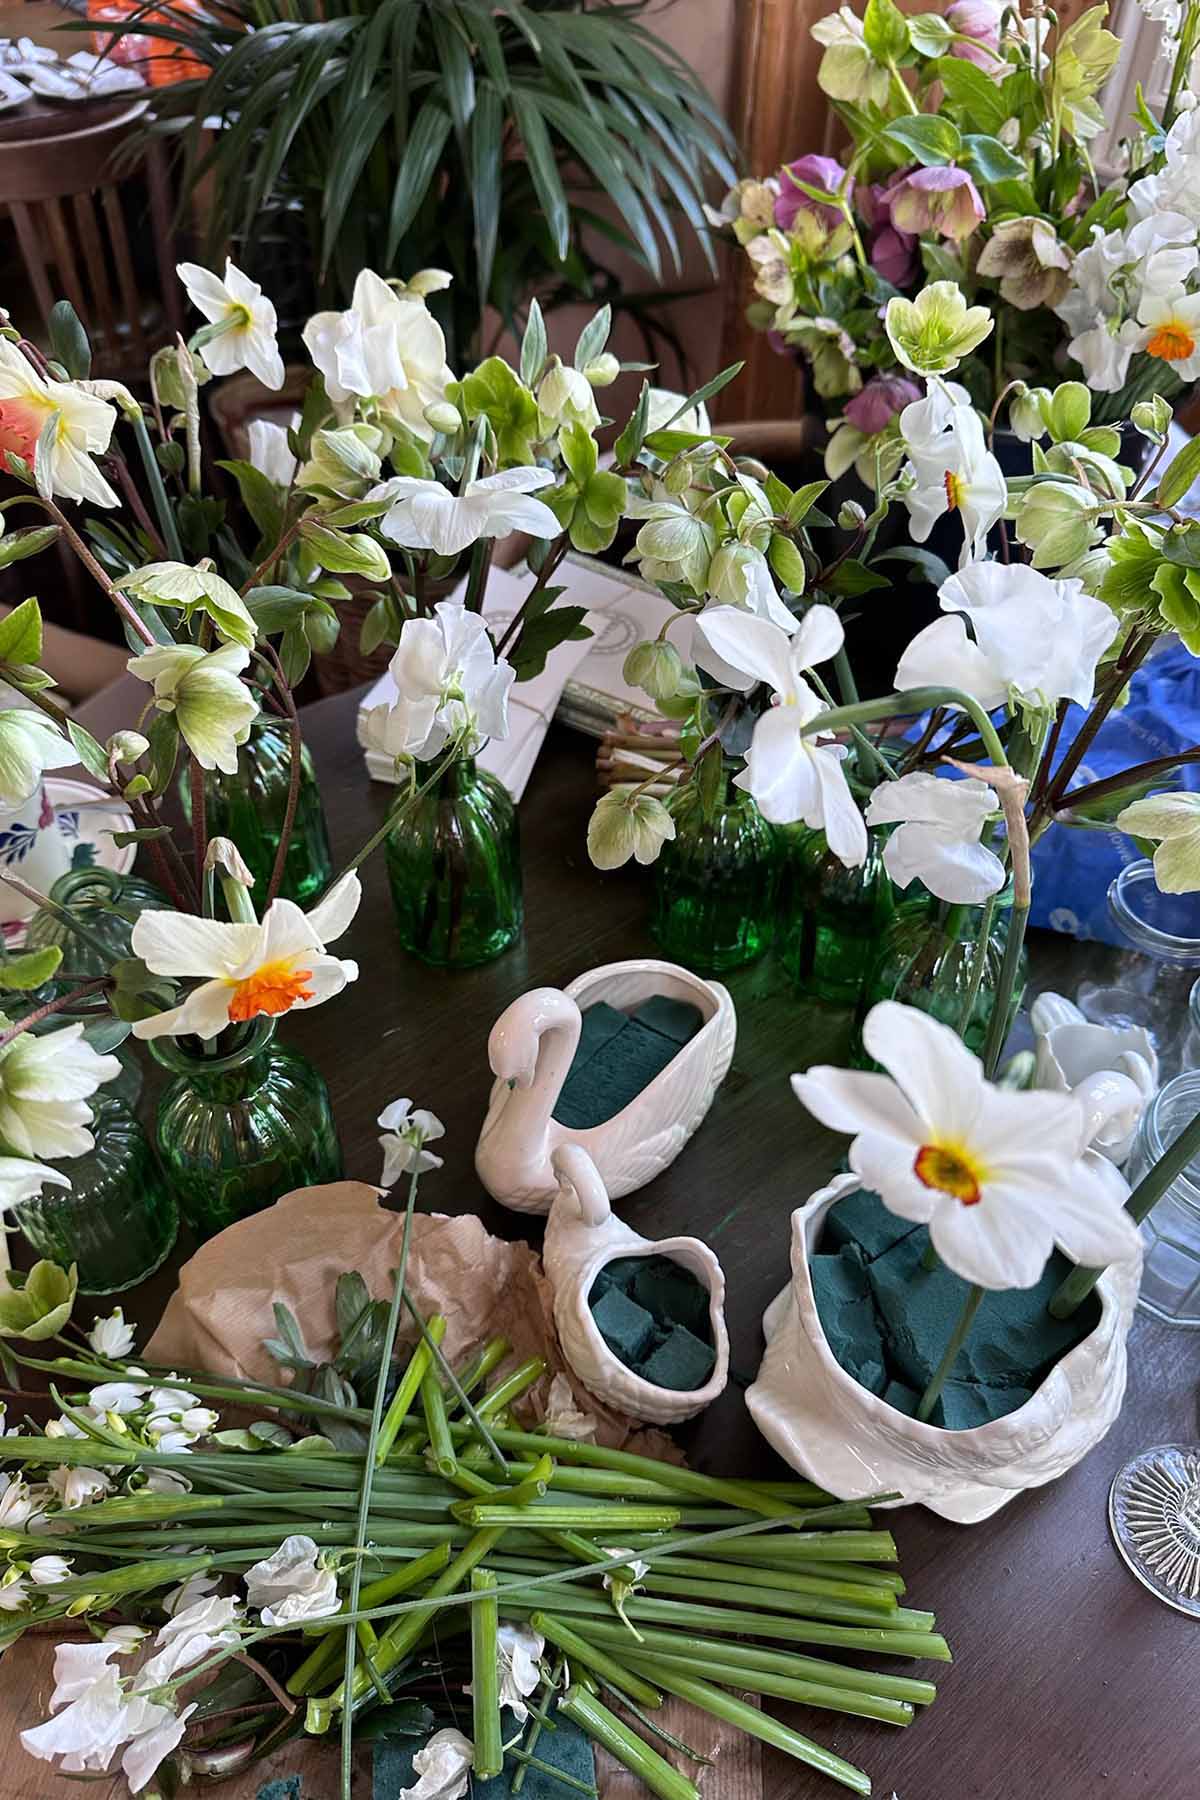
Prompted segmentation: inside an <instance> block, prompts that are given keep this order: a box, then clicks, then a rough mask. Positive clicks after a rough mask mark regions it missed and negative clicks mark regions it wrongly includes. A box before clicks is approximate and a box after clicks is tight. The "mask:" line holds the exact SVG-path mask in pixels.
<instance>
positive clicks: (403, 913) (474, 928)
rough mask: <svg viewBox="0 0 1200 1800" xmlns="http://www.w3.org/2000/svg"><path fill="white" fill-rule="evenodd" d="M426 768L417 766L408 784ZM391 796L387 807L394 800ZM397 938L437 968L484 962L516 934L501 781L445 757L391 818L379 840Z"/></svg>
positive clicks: (510, 827) (517, 895)
mask: <svg viewBox="0 0 1200 1800" xmlns="http://www.w3.org/2000/svg"><path fill="white" fill-rule="evenodd" d="M428 775H429V771H428V768H426V769H424V770H422V769H418V771H417V784H418V786H420V784H421V782H422V781H423V780H427V779H428ZM401 804H402V801H398V802H397V805H398V806H399V805H401ZM385 856H386V859H387V869H388V880H389V882H390V883H391V889H392V905H393V908H394V910H395V914H396V924H397V926H398V927H399V931H400V941H401V943H402V944H403V945H404V948H405V949H406V950H407V951H408V952H409V953H410V954H411V955H412V956H416V957H419V958H420V960H421V961H422V962H426V963H432V964H434V965H435V966H436V967H438V968H447V969H469V968H473V967H474V966H475V965H476V964H477V963H485V962H491V960H492V958H493V957H496V956H500V955H501V954H502V953H503V952H504V951H505V950H507V949H508V948H509V946H510V945H512V944H514V943H515V942H516V940H517V938H518V937H519V936H520V935H521V923H522V920H523V917H524V901H523V897H522V892H521V837H520V830H519V827H518V824H517V809H516V807H515V806H514V805H513V802H512V798H511V796H510V795H509V793H508V790H507V789H506V788H505V787H504V785H503V783H501V782H499V781H497V779H496V777H495V776H494V775H489V774H488V773H487V772H486V771H485V770H483V769H478V768H476V766H475V761H474V758H473V757H464V758H462V759H461V760H459V761H457V762H454V763H451V765H450V767H449V768H448V769H447V770H446V771H445V773H444V774H443V775H442V776H441V777H440V778H439V780H438V782H437V783H436V785H435V786H433V787H432V788H430V790H429V792H428V793H427V794H424V795H422V796H421V798H420V799H419V800H418V801H417V802H416V804H415V805H410V806H408V807H407V808H406V809H405V811H404V813H403V816H402V817H400V818H398V819H397V822H396V828H395V830H394V831H393V832H392V833H391V836H390V837H389V838H388V839H387V843H386V846H385Z"/></svg>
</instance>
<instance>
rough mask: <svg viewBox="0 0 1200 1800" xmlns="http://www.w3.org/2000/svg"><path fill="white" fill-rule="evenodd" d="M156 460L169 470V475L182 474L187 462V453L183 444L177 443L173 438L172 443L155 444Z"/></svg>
mask: <svg viewBox="0 0 1200 1800" xmlns="http://www.w3.org/2000/svg"><path fill="white" fill-rule="evenodd" d="M154 460H155V461H156V462H157V464H158V466H159V468H160V469H165V470H166V471H167V474H168V475H182V474H183V470H184V466H185V464H186V462H187V453H186V451H185V450H184V447H183V445H182V444H177V443H176V442H175V440H174V438H172V439H171V441H170V443H167V444H155V446H154Z"/></svg>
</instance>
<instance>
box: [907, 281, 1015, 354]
mask: <svg viewBox="0 0 1200 1800" xmlns="http://www.w3.org/2000/svg"><path fill="white" fill-rule="evenodd" d="M884 324H885V326H886V329H887V334H888V339H889V341H890V343H891V346H892V349H893V350H894V351H895V352H896V356H897V358H898V359H899V361H900V362H902V363H903V364H904V367H905V368H906V369H911V370H912V371H913V373H914V374H916V375H946V374H948V373H949V372H950V370H951V369H956V368H957V367H958V365H959V363H960V362H961V361H962V359H963V357H964V356H969V355H970V353H971V351H972V350H975V349H978V347H979V345H980V344H982V342H983V340H984V338H985V337H987V336H988V334H989V333H990V331H991V329H992V315H991V313H990V312H989V311H988V309H987V307H986V306H968V305H967V303H966V301H965V300H964V298H963V296H962V293H961V292H960V290H959V286H958V283H957V282H956V281H932V282H930V284H929V286H928V287H926V288H922V289H921V292H920V293H919V294H918V295H917V297H916V299H915V300H906V299H905V298H904V297H903V295H902V294H893V296H892V298H891V299H890V300H889V301H888V303H887V312H886V314H885V315H884Z"/></svg>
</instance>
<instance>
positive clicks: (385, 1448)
mask: <svg viewBox="0 0 1200 1800" xmlns="http://www.w3.org/2000/svg"><path fill="white" fill-rule="evenodd" d="M429 1335H430V1337H431V1338H433V1339H435V1340H436V1341H437V1342H438V1343H439V1344H440V1343H441V1340H442V1338H443V1337H445V1335H446V1321H445V1319H443V1318H442V1316H441V1315H440V1313H435V1315H434V1316H433V1318H432V1319H430V1321H429ZM432 1360H433V1352H432V1351H431V1350H430V1348H429V1345H428V1344H427V1343H426V1342H425V1340H424V1339H422V1340H421V1342H420V1343H419V1344H418V1345H417V1347H416V1349H415V1350H414V1351H413V1353H412V1356H411V1358H410V1359H409V1364H408V1367H407V1369H405V1371H404V1373H403V1375H402V1376H401V1377H400V1381H399V1384H398V1386H397V1388H396V1392H395V1393H394V1394H393V1395H392V1399H391V1403H390V1405H389V1406H388V1409H387V1413H386V1414H385V1416H384V1420H383V1423H382V1425H381V1426H380V1428H379V1433H378V1441H377V1442H376V1445H375V1455H374V1461H375V1464H376V1466H377V1467H379V1466H381V1465H382V1464H383V1463H385V1462H386V1461H387V1459H388V1455H389V1453H390V1451H391V1448H392V1445H393V1444H394V1443H395V1442H396V1434H397V1433H398V1432H399V1430H400V1427H401V1425H403V1423H404V1421H405V1419H406V1418H407V1417H408V1413H409V1408H410V1407H411V1406H412V1403H413V1401H414V1400H415V1399H416V1398H417V1395H418V1394H419V1393H420V1391H421V1382H422V1380H423V1379H424V1376H425V1371H426V1370H427V1369H428V1368H429V1366H430V1363H431V1362H432ZM380 1379H381V1380H382V1379H383V1377H382V1375H381V1377H380Z"/></svg>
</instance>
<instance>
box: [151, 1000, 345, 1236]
mask: <svg viewBox="0 0 1200 1800" xmlns="http://www.w3.org/2000/svg"><path fill="white" fill-rule="evenodd" d="M150 1048H151V1050H152V1052H153V1054H154V1055H155V1057H156V1058H157V1059H158V1061H159V1062H160V1063H162V1065H163V1067H164V1068H166V1069H169V1070H170V1071H171V1073H172V1076H173V1079H172V1080H171V1081H169V1082H168V1083H167V1085H166V1087H165V1088H164V1089H163V1092H162V1095H161V1097H160V1099H159V1103H158V1115H157V1118H156V1120H155V1140H156V1142H157V1145H158V1153H159V1156H160V1157H161V1158H162V1164H163V1168H164V1169H165V1170H166V1174H167V1180H168V1181H169V1183H170V1185H171V1190H172V1192H173V1193H174V1195H175V1198H176V1199H177V1200H178V1202H179V1207H180V1210H181V1212H182V1213H183V1216H184V1218H185V1219H186V1220H187V1222H188V1224H189V1225H190V1226H191V1228H192V1230H193V1231H194V1232H195V1233H196V1236H197V1237H201V1238H206V1237H211V1236H212V1234H213V1233H214V1232H216V1231H221V1230H223V1229H224V1227H225V1226H226V1225H232V1224H233V1222H234V1220H235V1219H244V1218H245V1217H246V1216H247V1214H249V1213H254V1212H259V1211H260V1210H261V1209H262V1208H263V1207H264V1206H270V1205H271V1203H272V1201H275V1200H278V1199H279V1197H280V1195H281V1194H286V1193H289V1192H290V1190H291V1189H292V1188H299V1187H311V1186H315V1185H316V1184H318V1183H320V1182H323V1181H336V1180H337V1179H338V1178H339V1177H340V1175H341V1173H342V1152H341V1148H340V1146H339V1144H338V1140H337V1132H336V1131H335V1129H334V1124H333V1114H332V1111H331V1110H330V1105H329V1090H328V1089H327V1088H326V1086H325V1083H324V1081H323V1080H322V1079H321V1077H320V1075H318V1073H317V1071H316V1070H315V1069H314V1068H313V1067H312V1065H311V1063H308V1062H306V1061H305V1059H304V1057H302V1056H300V1055H298V1054H297V1053H296V1051H294V1050H285V1049H284V1047H283V1046H282V1044H277V1043H276V1042H275V1022H274V1020H273V1019H262V1018H260V1019H254V1020H252V1021H251V1022H250V1023H249V1024H248V1025H242V1026H236V1027H234V1028H232V1029H231V1030H230V1031H229V1032H227V1033H223V1034H222V1037H221V1038H220V1039H218V1040H217V1041H216V1043H215V1044H214V1045H213V1050H214V1054H213V1055H211V1056H207V1055H205V1053H204V1050H203V1047H202V1046H200V1045H197V1044H195V1043H194V1042H193V1041H192V1040H187V1041H185V1040H183V1039H177V1038H169V1037H162V1038H153V1039H152V1040H151V1041H150Z"/></svg>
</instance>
